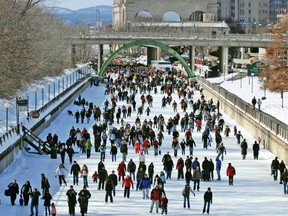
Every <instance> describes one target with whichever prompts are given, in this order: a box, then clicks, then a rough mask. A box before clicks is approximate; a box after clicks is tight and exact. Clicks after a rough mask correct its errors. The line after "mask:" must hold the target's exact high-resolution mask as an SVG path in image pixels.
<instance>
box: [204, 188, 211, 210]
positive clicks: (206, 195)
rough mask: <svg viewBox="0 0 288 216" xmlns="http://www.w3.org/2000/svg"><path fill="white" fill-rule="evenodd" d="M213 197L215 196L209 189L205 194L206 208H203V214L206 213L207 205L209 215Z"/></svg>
mask: <svg viewBox="0 0 288 216" xmlns="http://www.w3.org/2000/svg"><path fill="white" fill-rule="evenodd" d="M212 197H213V194H212V191H211V188H210V187H208V188H207V191H206V192H205V193H204V207H203V212H202V214H204V213H205V211H206V205H207V213H208V214H209V211H210V204H212Z"/></svg>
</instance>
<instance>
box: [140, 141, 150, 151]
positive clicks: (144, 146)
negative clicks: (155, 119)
mask: <svg viewBox="0 0 288 216" xmlns="http://www.w3.org/2000/svg"><path fill="white" fill-rule="evenodd" d="M142 147H143V149H144V154H148V148H150V141H149V140H148V138H146V139H145V140H144V141H143V143H142Z"/></svg>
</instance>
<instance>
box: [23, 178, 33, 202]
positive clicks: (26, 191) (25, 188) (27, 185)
mask: <svg viewBox="0 0 288 216" xmlns="http://www.w3.org/2000/svg"><path fill="white" fill-rule="evenodd" d="M30 193H32V187H31V185H30V181H26V182H25V183H24V185H23V186H22V188H21V194H22V196H23V201H24V206H27V205H28V203H29V196H30Z"/></svg>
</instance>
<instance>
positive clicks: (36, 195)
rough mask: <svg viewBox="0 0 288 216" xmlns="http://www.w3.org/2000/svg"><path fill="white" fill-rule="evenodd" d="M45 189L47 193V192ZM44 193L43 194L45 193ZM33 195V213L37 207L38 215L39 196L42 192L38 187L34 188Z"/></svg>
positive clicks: (32, 213)
mask: <svg viewBox="0 0 288 216" xmlns="http://www.w3.org/2000/svg"><path fill="white" fill-rule="evenodd" d="M46 191H47V190H45V194H46ZM45 194H43V195H45ZM30 195H31V208H30V209H31V214H30V215H34V211H33V209H34V208H35V213H36V216H37V215H38V205H39V197H40V196H41V193H40V192H39V191H38V190H37V188H34V190H33V192H32V193H31V194H30Z"/></svg>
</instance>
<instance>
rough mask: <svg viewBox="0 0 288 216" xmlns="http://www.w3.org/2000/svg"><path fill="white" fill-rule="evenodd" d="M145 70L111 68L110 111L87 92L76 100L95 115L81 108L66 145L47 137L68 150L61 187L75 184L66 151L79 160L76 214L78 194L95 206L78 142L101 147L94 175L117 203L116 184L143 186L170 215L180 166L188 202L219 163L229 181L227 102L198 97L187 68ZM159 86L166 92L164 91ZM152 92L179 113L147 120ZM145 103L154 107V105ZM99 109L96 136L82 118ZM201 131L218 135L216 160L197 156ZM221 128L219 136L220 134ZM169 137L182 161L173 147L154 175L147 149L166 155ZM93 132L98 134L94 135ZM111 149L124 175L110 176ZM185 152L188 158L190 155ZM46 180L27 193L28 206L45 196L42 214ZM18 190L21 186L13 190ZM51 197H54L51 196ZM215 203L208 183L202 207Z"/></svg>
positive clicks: (87, 150) (73, 198) (60, 170)
mask: <svg viewBox="0 0 288 216" xmlns="http://www.w3.org/2000/svg"><path fill="white" fill-rule="evenodd" d="M145 70H146V71H145V73H143V68H142V69H141V70H140V69H139V70H138V69H137V68H134V71H131V73H130V74H129V75H128V76H124V74H118V77H117V78H116V79H113V78H112V77H110V75H109V73H107V78H106V79H107V85H106V88H105V94H107V95H108V96H110V100H109V99H107V100H105V102H104V104H103V106H104V108H103V110H101V109H100V107H97V106H95V105H93V103H89V102H87V101H85V99H84V98H81V97H80V96H79V97H78V101H75V102H74V104H75V105H78V106H82V110H81V111H83V113H86V112H89V113H90V114H89V115H86V114H85V115H80V116H78V114H76V113H75V114H74V116H75V123H76V126H77V129H75V128H74V126H73V127H72V128H71V130H70V133H69V137H68V139H67V141H66V143H61V142H59V141H58V139H57V135H56V134H55V135H54V136H53V137H52V135H51V134H48V136H47V142H49V143H52V144H51V145H55V146H57V148H58V149H59V152H60V155H61V164H60V165H59V166H58V167H57V169H56V171H55V176H58V177H59V184H60V186H62V182H63V183H64V184H65V186H66V185H67V183H66V181H65V171H66V172H69V171H68V169H67V168H66V167H65V165H64V164H65V155H68V157H69V162H70V164H71V169H70V174H71V175H73V185H78V184H79V176H81V177H82V179H83V189H82V190H81V191H80V192H79V193H77V192H76V191H75V190H74V189H73V185H71V186H70V189H69V190H68V191H67V193H66V195H67V197H68V207H69V214H70V215H75V206H76V203H77V200H78V203H79V205H80V212H81V214H82V215H84V214H86V213H87V211H88V200H89V198H90V197H91V193H90V192H89V190H88V188H89V185H88V174H89V171H88V167H87V165H85V164H83V165H82V166H80V165H79V164H77V161H74V162H73V163H72V161H73V155H74V153H75V152H74V150H73V149H74V148H76V147H78V148H79V149H80V150H81V152H82V153H83V154H86V155H87V158H90V154H91V149H92V147H93V146H94V150H95V152H97V153H99V154H100V161H99V163H98V169H97V171H95V172H94V174H93V176H92V179H93V183H98V185H99V186H98V190H105V191H106V195H105V202H108V198H110V202H111V203H112V202H113V196H115V195H116V186H117V185H118V184H119V185H121V186H122V187H123V188H124V194H123V196H124V198H125V197H127V198H129V197H130V188H134V187H135V189H136V190H142V193H143V199H151V200H152V203H151V207H150V212H152V211H153V208H154V206H155V208H156V212H158V210H159V208H161V209H162V214H163V213H165V214H167V212H168V210H167V206H168V196H167V194H166V192H165V189H164V188H165V187H164V185H165V183H166V181H168V180H169V179H171V174H172V171H173V169H174V167H175V168H176V169H177V171H178V175H177V178H178V179H183V180H185V184H184V189H183V190H186V192H185V193H182V194H183V197H184V198H183V199H184V200H183V207H184V208H185V207H186V205H187V207H188V208H190V200H189V194H190V192H191V193H192V194H194V195H195V191H196V190H197V191H199V189H200V182H201V181H212V180H214V174H213V173H214V169H216V171H217V180H221V172H220V171H221V166H222V162H223V161H224V154H226V153H227V152H226V148H225V146H224V142H223V139H222V136H221V133H222V132H223V133H224V136H226V137H229V134H230V128H229V126H228V125H226V127H224V126H225V121H224V119H223V118H222V116H221V114H220V112H219V101H218V102H217V103H216V104H215V103H214V101H213V99H209V100H207V99H206V98H205V96H204V95H203V93H202V92H201V98H199V99H197V100H193V94H194V91H196V90H199V91H201V89H200V88H199V85H198V84H197V83H195V82H187V79H185V78H184V79H181V77H182V74H179V73H177V72H173V73H169V74H161V73H159V72H155V71H154V70H148V69H147V68H146V69H145ZM159 89H160V92H158V91H159ZM152 93H154V94H159V93H160V94H163V98H162V101H161V107H162V108H165V107H166V106H173V111H174V114H175V115H173V116H171V117H169V118H168V119H167V118H166V119H165V118H164V116H163V115H162V114H159V115H158V116H157V115H155V116H154V117H153V119H149V120H147V118H145V119H144V120H143V119H142V120H141V118H140V117H141V116H142V115H144V114H143V111H144V110H145V112H146V116H147V117H149V115H150V114H151V113H152V112H153V96H152ZM172 93H177V95H178V97H179V100H180V103H178V104H177V102H176V100H173V98H172ZM136 97H140V104H137V102H136V101H137V100H136ZM119 101H126V102H127V105H122V106H119V107H118V108H117V103H118V102H119ZM178 105H180V108H181V109H182V111H183V113H184V114H183V116H181V115H180V114H179V112H177V111H178ZM145 106H147V107H146V109H145ZM148 108H149V109H148ZM132 112H137V117H136V119H135V123H134V124H131V125H130V124H128V123H126V119H127V118H129V117H131V113H132ZM95 113H96V114H95ZM72 115H73V114H72ZM92 115H93V116H94V122H95V123H94V125H93V136H91V135H90V134H89V132H88V131H87V129H86V128H85V127H83V128H82V129H81V130H80V129H79V128H81V123H83V122H84V121H85V118H86V120H87V122H88V123H89V120H90V116H92ZM77 116H78V117H79V118H78V117H77ZM117 126H118V128H117ZM179 131H181V132H184V137H183V139H182V140H181V139H180V140H179V136H180V135H179ZM194 131H195V132H200V133H202V145H203V146H202V147H203V149H207V148H214V146H212V144H211V143H212V139H215V143H216V144H215V150H216V153H215V158H216V159H215V161H214V162H213V159H212V158H210V159H208V158H207V157H204V160H203V161H202V162H200V161H199V160H198V158H197V157H194V150H193V149H194V147H195V146H196V145H201V144H200V143H197V144H196V143H195V141H194V139H193V137H192V132H194ZM166 132H167V134H166ZM213 134H214V138H212V136H213ZM168 136H172V143H171V150H173V156H174V157H175V158H176V159H177V163H176V164H175V166H174V162H173V159H172V156H171V155H170V152H169V151H168V152H166V153H165V154H164V155H163V157H162V162H163V171H161V172H160V173H159V174H156V173H154V165H153V162H151V163H150V164H149V166H148V167H147V165H148V163H147V161H146V160H145V155H147V154H149V151H150V149H153V155H154V156H155V157H159V156H160V155H161V154H163V152H161V146H162V144H163V142H164V140H165V138H166V137H168ZM234 136H235V137H236V140H237V143H238V144H240V146H241V154H242V155H243V159H245V156H246V154H247V142H246V140H245V139H243V136H242V134H241V131H237V128H236V126H234ZM51 137H52V139H51ZM93 137H94V140H91V139H93ZM245 142H246V144H245ZM259 144H260V143H259V142H258V143H257V141H255V147H254V145H253V154H254V159H258V152H259ZM165 145H166V144H165ZM257 147H258V150H257ZM186 148H188V149H189V154H188V155H186V154H185V153H186V151H185V149H186ZM69 149H70V150H69ZM108 149H110V151H109V153H110V154H111V155H112V157H111V159H112V161H111V162H112V163H114V162H115V170H117V174H116V173H115V170H112V172H111V173H110V174H108V172H107V170H106V168H105V163H107V160H106V153H107V154H108V151H107V150H108ZM129 149H130V151H131V150H132V151H134V153H135V154H137V155H138V156H139V164H138V167H137V165H136V164H135V162H134V161H133V160H132V159H130V160H128V159H127V154H128V150H129ZM179 149H181V153H180V157H178V156H179V155H178V150H179ZM118 152H120V154H121V160H120V163H118V161H119V159H118V160H116V157H117V155H118ZM150 154H151V152H150ZM182 157H184V158H185V157H186V158H185V160H184V159H183V158H182ZM128 161H129V162H128ZM108 163H109V162H108ZM214 163H215V164H214ZM274 164H275V163H274ZM271 167H272V165H271ZM275 167H276V165H275ZM184 168H185V174H184ZM275 170H276V171H275ZM275 173H277V169H276V168H275V169H274V165H273V175H274V178H275V175H277V174H275ZM283 173H284V172H282V173H281V176H282V174H283ZM235 174H236V169H235V168H234V167H233V166H232V164H231V163H228V167H227V169H226V175H227V176H228V178H229V185H233V177H234V176H235ZM154 175H155V176H154ZM286 175H287V170H286ZM41 179H42V180H41V189H42V194H41V193H40V192H38V193H36V192H35V194H36V195H33V193H34V191H35V190H36V191H37V189H36V188H35V189H34V191H32V189H31V191H29V192H28V198H27V195H26V202H25V204H27V205H28V202H29V196H30V197H32V200H33V199H35V198H34V197H36V200H38V201H37V202H36V204H35V203H34V204H33V203H32V200H31V215H34V211H33V209H34V208H35V212H36V215H38V207H37V206H38V204H39V197H40V196H42V198H43V199H45V197H46V194H49V188H50V185H49V180H48V179H47V178H46V177H45V175H44V174H42V175H41ZM276 179H277V176H276ZM14 181H15V182H14ZM14 181H13V182H12V183H13V184H14V185H15V184H17V183H16V180H14ZM191 181H193V186H192V185H191ZM282 181H283V182H284V185H285V184H286V186H287V177H286V178H282ZM282 181H281V182H282ZM12 183H11V184H12ZM134 184H135V185H134ZM12 186H13V185H9V188H12ZM15 187H16V186H15ZM152 187H153V189H152V190H151V192H150V190H149V189H151V188H152ZM186 188H189V191H190V192H187V189H186ZM11 191H13V190H12V189H11ZM11 191H10V198H11V204H12V205H14V204H15V198H16V194H18V193H19V189H18V190H17V189H14V192H11ZM284 191H285V186H284ZM286 193H287V191H286ZM22 194H23V196H24V193H22V189H21V195H22ZM77 195H78V199H77ZM47 197H49V196H48V195H47ZM50 197H51V195H50ZM27 199H28V201H27ZM47 199H48V201H47V206H49V207H48V208H47V209H46V208H45V213H46V214H49V215H50V206H52V207H53V211H54V212H55V214H56V208H55V205H52V203H50V202H51V200H52V197H51V199H50V200H49V198H47ZM45 201H46V199H45ZM210 204H212V191H211V188H210V187H208V188H207V191H206V192H205V194H204V207H203V212H202V213H205V212H207V213H208V214H209V211H210ZM206 206H207V209H206ZM51 211H52V208H51Z"/></svg>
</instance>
